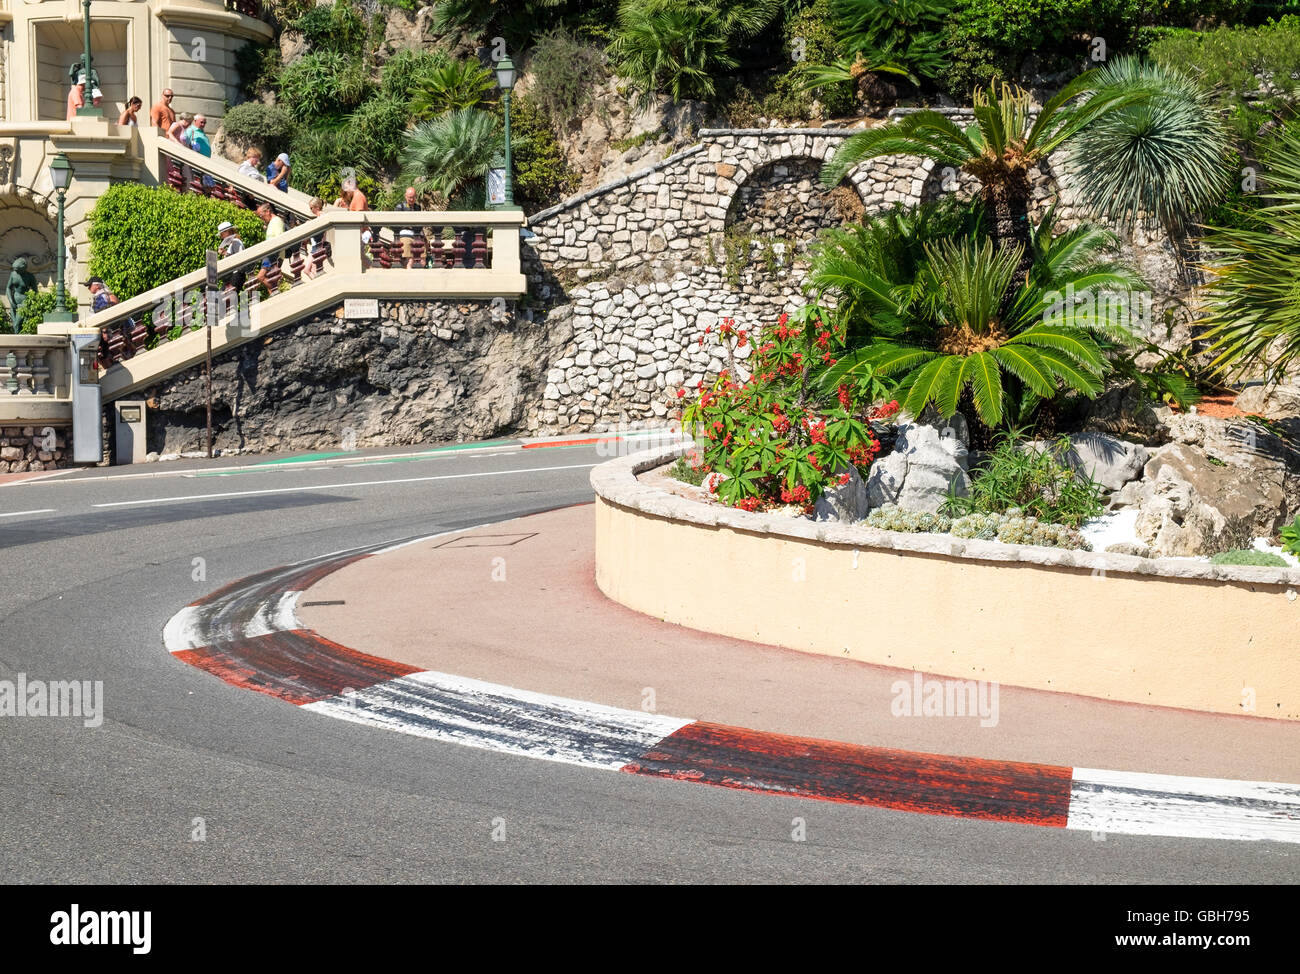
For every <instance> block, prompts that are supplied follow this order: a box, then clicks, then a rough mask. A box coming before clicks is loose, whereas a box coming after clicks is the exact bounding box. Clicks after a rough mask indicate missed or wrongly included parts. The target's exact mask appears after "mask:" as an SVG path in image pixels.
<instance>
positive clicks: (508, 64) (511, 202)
mask: <svg viewBox="0 0 1300 974" xmlns="http://www.w3.org/2000/svg"><path fill="white" fill-rule="evenodd" d="M496 75H497V87H498V88H500V89H501V104H502V107H503V108H504V109H505V118H506V171H505V203H504V204H503V205H502V206H501V207H499V209H503V210H517V209H519V207H518V206H516V205H515V181H514V178H513V177H512V176H511V173H510V169H511V165H510V90H511V89H512V88H514V86H515V81H516V80H517V79H518V77H519V72H518V71H516V70H515V65H514V62H513V61H511V60H510V58H502V59H501V60H500V61H498V62H497V66H496Z"/></svg>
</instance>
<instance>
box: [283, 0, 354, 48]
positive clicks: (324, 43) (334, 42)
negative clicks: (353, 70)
mask: <svg viewBox="0 0 1300 974" xmlns="http://www.w3.org/2000/svg"><path fill="white" fill-rule="evenodd" d="M289 29H290V30H294V31H297V32H298V33H300V34H302V36H303V39H304V40H306V41H307V44H308V46H309V47H310V48H311V50H313V51H334V52H337V53H338V54H344V55H351V56H352V57H361V56H362V55H363V54H365V53H366V51H365V45H366V22H365V19H364V18H363V17H362V16H361V13H360V12H359V11H358V10H357V9H356V8H355V7H353V6H352V4H351V3H349V2H348V0H336V2H335V3H327V4H321V5H320V6H316V7H312V8H311V9H309V10H307V11H305V12H304V13H303V14H301V15H300V16H299V17H297V18H296V19H295V20H294V21H293V22H292V23H290V24H289Z"/></svg>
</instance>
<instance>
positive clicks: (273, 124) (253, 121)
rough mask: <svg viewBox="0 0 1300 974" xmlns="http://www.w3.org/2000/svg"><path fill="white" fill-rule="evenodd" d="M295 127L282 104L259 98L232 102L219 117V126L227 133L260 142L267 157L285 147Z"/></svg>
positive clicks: (234, 136) (281, 150) (290, 139)
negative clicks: (261, 100)
mask: <svg viewBox="0 0 1300 974" xmlns="http://www.w3.org/2000/svg"><path fill="white" fill-rule="evenodd" d="M295 128H296V126H295V125H294V122H293V119H291V118H290V117H289V114H288V112H286V111H285V110H284V109H283V108H280V107H279V106H277V105H264V104H262V103H261V102H260V101H247V102H244V103H243V104H242V105H234V106H232V107H231V108H230V109H229V110H228V111H227V112H226V114H225V117H224V118H222V120H221V129H222V131H224V132H225V133H226V135H227V136H229V137H232V138H237V139H244V140H247V141H251V142H254V143H256V144H258V145H260V146H261V147H262V148H263V150H264V151H265V152H266V154H267V156H268V157H269V158H270V157H274V156H276V155H279V154H280V153H281V152H283V151H285V150H286V149H288V148H289V146H290V144H291V142H292V140H293V135H294V130H295Z"/></svg>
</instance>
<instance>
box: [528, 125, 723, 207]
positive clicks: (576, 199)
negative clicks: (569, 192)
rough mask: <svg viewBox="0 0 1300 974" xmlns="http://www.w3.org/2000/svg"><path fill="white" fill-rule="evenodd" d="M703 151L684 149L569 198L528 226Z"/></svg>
mask: <svg viewBox="0 0 1300 974" xmlns="http://www.w3.org/2000/svg"><path fill="white" fill-rule="evenodd" d="M703 151H704V145H703V143H699V144H696V145H693V146H690V147H689V148H686V149H683V150H682V151H681V152H675V153H673V154H672V155H670V156H668V157H667V158H665V159H661V160H660V161H659V162H656V163H655V164H654V165H653V166H646V168H644V169H638V170H637V171H636V172H630V173H628V174H627V175H626V176H622V177H620V178H619V179H616V180H614V181H613V182H611V183H605V184H604V185H602V186H596V187H595V188H593V189H589V190H587V191H586V192H585V193H579V194H578V195H577V196H571V197H569V198H568V199H567V200H565V201H564V202H563V203H556V204H555V205H554V206H552V207H549V208H548V209H545V210H542V211H541V212H540V213H534V214H533V215H532V216H530V217H529V218H528V225H529V226H530V227H535V226H537V225H538V224H539V223H541V222H542V221H543V220H546V219H549V218H550V217H553V216H556V215H557V214H560V213H563V212H564V211H565V210H571V209H573V208H574V207H575V206H581V205H582V204H583V203H585V202H587V201H588V200H591V199H595V198H596V197H597V196H604V195H605V194H606V193H611V192H613V191H614V190H616V189H621V188H622V187H624V186H627V185H628V184H629V183H635V182H638V181H640V180H642V179H645V178H646V177H647V176H650V175H653V174H654V173H656V172H658V171H659V170H660V169H666V168H667V167H668V166H671V165H673V164H674V163H677V162H680V161H681V160H682V159H685V158H687V157H688V156H693V155H695V154H696V153H697V152H703Z"/></svg>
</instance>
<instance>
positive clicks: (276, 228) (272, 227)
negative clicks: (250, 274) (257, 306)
mask: <svg viewBox="0 0 1300 974" xmlns="http://www.w3.org/2000/svg"><path fill="white" fill-rule="evenodd" d="M257 218H258V219H259V220H261V221H262V222H263V223H265V224H266V239H267V240H273V239H275V238H276V237H278V236H280V235H281V234H282V233H284V217H282V216H280V214H278V213H276V212H275V210H274V209H273V208H272V207H271V204H270V203H263V204H262V205H261V206H259V207H258V208H257ZM272 266H273V265H272V261H271V258H270V257H263V258H262V267H261V270H259V271H258V272H257V280H258V283H260V284H261V285H262V287H264V288H266V291H267V293H268V294H269V293H271V290H272V288H271V282H270V281H269V280H268V279H267V276H266V275H267V273H268V272H269V271H270V270H271V267H272Z"/></svg>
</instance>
